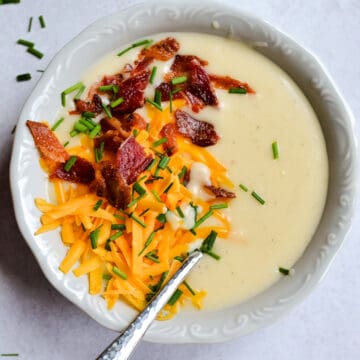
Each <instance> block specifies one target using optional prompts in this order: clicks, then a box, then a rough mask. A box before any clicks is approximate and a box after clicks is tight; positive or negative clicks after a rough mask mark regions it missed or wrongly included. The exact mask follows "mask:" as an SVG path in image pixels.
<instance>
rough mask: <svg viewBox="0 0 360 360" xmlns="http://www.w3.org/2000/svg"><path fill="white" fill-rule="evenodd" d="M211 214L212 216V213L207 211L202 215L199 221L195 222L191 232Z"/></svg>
mask: <svg viewBox="0 0 360 360" xmlns="http://www.w3.org/2000/svg"><path fill="white" fill-rule="evenodd" d="M213 214H214V211H213V210H209V211H208V212H207V213H206V214H204V215H203V216H202V217H201V218H200V219H199V220H197V221H196V222H195V225H194V226H193V230H195V229H196V228H197V227H199V226H200V225H201V224H202V223H203V222H204V221H205V220H207V219H208V218H209V217H210V216H212V215H213Z"/></svg>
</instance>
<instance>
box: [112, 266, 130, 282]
mask: <svg viewBox="0 0 360 360" xmlns="http://www.w3.org/2000/svg"><path fill="white" fill-rule="evenodd" d="M112 271H113V273H114V274H115V275H117V276H119V277H121V278H122V279H124V280H126V279H127V278H128V276H127V275H126V274H125V273H124V272H123V271H122V270H120V269H119V268H118V267H117V266H113V268H112Z"/></svg>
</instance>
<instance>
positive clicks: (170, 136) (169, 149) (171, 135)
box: [160, 124, 178, 156]
mask: <svg viewBox="0 0 360 360" xmlns="http://www.w3.org/2000/svg"><path fill="white" fill-rule="evenodd" d="M176 132H177V131H176V125H175V124H166V125H165V126H164V127H163V128H162V129H161V131H160V136H162V137H166V138H167V141H166V142H165V143H164V144H163V147H164V149H165V150H166V153H167V154H168V155H169V156H170V155H172V154H174V153H175V152H176V151H177V150H178V146H177V142H176Z"/></svg>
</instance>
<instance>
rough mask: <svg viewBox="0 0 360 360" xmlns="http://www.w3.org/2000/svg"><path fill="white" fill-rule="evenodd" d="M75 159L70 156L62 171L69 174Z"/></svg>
mask: <svg viewBox="0 0 360 360" xmlns="http://www.w3.org/2000/svg"><path fill="white" fill-rule="evenodd" d="M76 160H77V157H76V156H74V155H73V156H71V157H70V159H69V160H68V161H67V162H66V163H65V165H64V170H65V171H66V172H69V171H70V169H71V168H72V167H73V166H74V164H75V163H76Z"/></svg>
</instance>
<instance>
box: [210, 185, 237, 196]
mask: <svg viewBox="0 0 360 360" xmlns="http://www.w3.org/2000/svg"><path fill="white" fill-rule="evenodd" d="M205 188H206V189H207V190H209V191H210V192H211V193H213V194H214V195H215V197H216V198H222V199H233V198H235V197H236V195H235V193H233V192H231V191H228V190H225V189H223V188H221V187H216V186H212V185H205Z"/></svg>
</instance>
